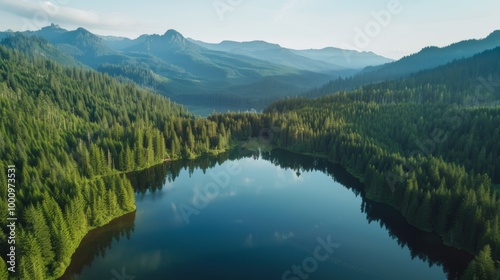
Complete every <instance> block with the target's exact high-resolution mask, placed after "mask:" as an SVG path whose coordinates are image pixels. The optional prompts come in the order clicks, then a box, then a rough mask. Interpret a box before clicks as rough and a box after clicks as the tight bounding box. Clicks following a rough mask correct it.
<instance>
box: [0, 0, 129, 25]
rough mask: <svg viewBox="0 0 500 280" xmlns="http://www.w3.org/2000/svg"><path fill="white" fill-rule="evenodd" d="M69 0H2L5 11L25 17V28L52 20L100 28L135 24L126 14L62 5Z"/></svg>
mask: <svg viewBox="0 0 500 280" xmlns="http://www.w3.org/2000/svg"><path fill="white" fill-rule="evenodd" d="M60 2H64V3H66V2H67V0H54V1H30V0H24V1H19V0H0V6H2V10H3V11H5V12H9V13H12V14H15V15H17V16H21V17H23V18H24V19H25V22H24V27H23V29H28V30H38V29H40V28H42V27H44V26H47V25H49V24H50V23H51V22H55V23H58V24H71V25H75V26H85V27H95V28H100V29H116V28H119V29H122V28H124V27H127V26H131V25H133V24H134V22H133V21H132V20H130V19H129V18H128V17H127V16H126V15H123V14H117V13H108V14H105V13H98V12H95V11H90V10H82V9H76V8H71V7H67V6H63V5H60Z"/></svg>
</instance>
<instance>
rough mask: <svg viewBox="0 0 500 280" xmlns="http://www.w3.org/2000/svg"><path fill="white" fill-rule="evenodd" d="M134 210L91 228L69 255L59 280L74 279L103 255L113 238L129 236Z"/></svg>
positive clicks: (132, 230) (132, 225) (132, 228)
mask: <svg viewBox="0 0 500 280" xmlns="http://www.w3.org/2000/svg"><path fill="white" fill-rule="evenodd" d="M134 221H135V211H134V212H132V213H129V214H126V215H123V216H121V217H119V218H117V219H114V220H113V221H111V222H110V223H109V224H107V225H105V226H103V227H100V228H96V229H93V230H91V231H90V232H89V233H88V234H87V235H86V236H85V237H84V238H83V240H82V242H81V243H80V246H79V247H78V248H77V249H76V251H75V253H74V254H73V256H72V257H71V264H70V265H69V266H68V268H67V269H66V272H65V273H64V275H63V276H62V277H61V278H59V280H70V279H74V278H75V276H76V275H78V274H80V273H81V272H82V271H83V269H84V268H85V267H86V266H91V264H92V262H93V261H94V259H95V258H96V257H98V256H102V257H104V256H105V255H106V251H107V250H109V249H110V248H111V243H112V242H113V240H116V241H119V240H120V239H121V238H124V237H126V238H127V239H130V236H131V235H132V233H133V232H134Z"/></svg>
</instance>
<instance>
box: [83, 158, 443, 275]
mask: <svg viewBox="0 0 500 280" xmlns="http://www.w3.org/2000/svg"><path fill="white" fill-rule="evenodd" d="M229 163H230V161H226V162H224V163H223V164H222V165H217V166H215V167H214V168H213V169H209V170H207V172H206V174H204V173H203V172H202V170H200V169H196V170H194V172H193V173H192V175H191V176H189V173H188V171H187V170H183V171H181V173H180V175H179V177H178V178H177V179H176V180H175V182H168V181H167V183H166V185H165V186H164V187H163V189H162V190H160V191H157V192H155V193H150V192H148V193H146V194H145V195H140V196H141V197H140V199H138V200H137V214H136V220H135V230H134V232H133V234H132V236H131V238H130V240H126V239H125V238H122V239H121V240H120V241H119V242H116V241H113V243H112V245H111V249H110V250H107V251H106V252H105V257H104V258H102V257H99V258H96V259H95V261H94V263H93V266H92V268H91V269H86V270H84V274H83V275H82V276H84V278H83V279H92V277H94V276H98V273H105V274H106V273H107V272H108V271H111V270H112V269H116V270H117V271H120V270H121V268H122V267H126V271H127V273H128V274H129V275H134V276H137V278H136V279H158V277H160V278H161V279H208V278H197V277H201V276H203V277H207V275H217V273H216V272H215V271H217V270H219V271H221V270H224V271H226V270H227V271H228V275H232V277H233V278H231V277H229V278H226V279H236V278H239V279H244V278H240V277H236V278H234V276H235V275H240V274H238V273H243V274H245V275H247V276H248V277H250V278H248V279H281V275H282V274H283V272H284V271H286V270H287V269H290V266H291V265H293V264H300V263H301V262H302V260H303V259H304V258H306V257H309V256H312V254H313V250H314V248H315V247H316V246H318V243H317V240H316V239H317V238H318V237H322V238H326V237H327V236H328V235H330V236H331V238H332V240H333V241H334V242H335V243H339V244H340V245H341V246H340V247H339V248H337V249H335V252H334V253H333V254H332V256H331V258H330V259H329V260H328V261H326V262H320V263H319V268H318V271H317V272H315V273H314V274H311V278H310V279H326V278H329V279H330V278H332V277H333V278H335V279H337V278H336V276H338V277H339V278H338V279H444V273H443V271H442V269H441V268H439V267H433V268H429V266H428V264H427V263H424V262H422V261H420V260H418V259H415V260H412V259H411V256H410V253H409V250H408V249H407V248H403V249H401V248H400V247H399V246H398V245H397V242H396V241H395V240H393V239H392V238H390V237H389V236H388V234H387V231H386V230H385V229H381V228H380V226H379V224H378V223H371V224H368V223H367V221H366V214H364V213H361V210H360V205H361V198H360V197H356V195H355V194H354V193H353V192H351V191H350V190H348V189H346V188H344V187H343V186H342V185H340V184H338V183H336V182H334V181H333V179H332V178H331V177H330V176H328V175H326V174H323V173H321V172H318V171H313V172H306V171H302V170H301V171H300V175H298V174H297V173H298V172H297V171H296V170H291V169H282V168H280V167H277V166H275V165H273V164H272V163H270V162H268V161H265V160H261V159H258V160H255V159H252V158H245V159H242V160H239V161H237V163H238V167H239V168H240V170H241V171H240V172H239V173H238V174H237V175H232V176H229V183H228V184H227V186H226V187H224V188H222V187H220V188H219V189H218V190H219V193H218V194H217V195H214V196H213V197H211V198H210V199H209V202H208V204H207V205H206V207H205V208H203V209H198V210H197V211H199V213H198V214H197V215H191V216H190V217H189V218H190V223H189V224H186V223H185V221H184V219H183V217H182V215H181V214H180V208H181V205H183V204H184V205H188V206H190V207H193V200H194V199H195V194H194V193H195V192H194V191H193V190H194V189H195V188H197V189H198V190H201V191H202V193H203V189H204V187H205V186H206V185H207V184H209V183H214V179H213V178H212V177H211V176H210V174H214V173H215V174H220V172H226V170H227V166H228V164H229ZM256 267H259V269H260V270H259V269H257V270H256V269H255V268H256ZM261 268H264V269H261ZM197 270H200V271H201V272H195V271H197ZM247 270H248V271H247ZM203 271H205V273H208V274H204V273H202V272H203ZM242 271H245V272H242ZM259 271H260V272H259ZM210 273H212V274H210ZM231 273H232V274H231ZM259 273H261V274H259ZM169 275H170V276H171V277H172V278H169V277H168V276H169ZM186 275H190V276H189V277H188V276H186ZM267 275H272V277H270V276H269V277H270V278H266V277H267ZM101 276H102V275H101ZM105 276H106V277H98V278H95V279H103V278H106V279H107V278H112V274H110V273H109V277H108V274H106V275H105ZM184 276H186V277H187V278H183V277H184ZM264 276H266V277H264ZM251 277H254V278H251ZM412 277H413V278H412ZM220 279H224V278H220ZM245 279H247V278H245ZM290 279H293V278H291V277H290Z"/></svg>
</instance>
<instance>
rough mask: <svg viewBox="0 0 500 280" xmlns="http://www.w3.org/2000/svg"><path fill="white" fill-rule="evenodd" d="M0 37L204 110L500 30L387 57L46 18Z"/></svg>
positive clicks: (419, 65)
mask: <svg viewBox="0 0 500 280" xmlns="http://www.w3.org/2000/svg"><path fill="white" fill-rule="evenodd" d="M0 39H3V40H2V42H1V44H3V45H6V46H9V47H13V48H17V49H19V50H21V51H24V52H27V53H29V54H30V55H36V56H43V57H46V58H49V59H53V60H55V61H57V62H59V63H61V64H63V65H68V66H77V67H88V68H93V69H95V70H98V71H100V72H104V73H108V74H109V75H111V76H116V77H119V78H120V79H124V80H130V81H133V82H136V83H137V84H139V85H143V86H146V87H150V88H153V89H155V90H156V91H157V92H159V93H160V94H163V95H166V96H168V97H169V98H171V99H172V100H174V101H177V102H180V103H183V104H185V105H187V106H188V107H189V108H191V109H192V110H194V111H195V113H197V111H196V109H198V108H202V109H203V110H201V111H199V112H200V113H201V114H202V115H204V114H207V113H209V112H211V111H212V110H214V109H215V110H217V111H226V110H228V109H230V110H248V109H250V108H256V109H261V108H263V107H264V106H266V105H267V104H268V103H269V102H270V101H273V100H277V99H279V98H283V97H287V96H296V95H309V96H320V95H323V94H327V93H332V92H335V91H338V90H343V89H351V88H356V87H359V86H361V85H364V84H368V83H372V82H378V81H384V80H391V79H396V78H400V77H404V76H407V75H409V74H411V73H415V72H418V71H421V70H425V69H431V68H434V67H437V66H440V65H444V64H446V63H449V62H451V61H453V60H456V59H460V58H466V57H470V56H472V55H474V54H476V53H479V52H482V51H485V50H488V49H492V48H494V47H496V46H498V45H500V31H496V32H493V33H492V34H491V35H490V36H488V37H487V38H485V39H482V40H468V41H463V42H459V43H456V44H453V45H450V46H448V47H444V48H437V47H428V48H425V49H423V50H422V51H420V52H419V53H416V54H413V55H410V56H407V57H404V58H402V59H401V60H398V61H394V62H393V61H392V60H390V59H388V58H385V57H382V56H379V55H376V54H374V53H371V52H357V51H352V50H342V49H338V48H334V47H329V48H324V49H320V50H313V49H310V50H292V49H287V48H283V47H281V46H279V45H277V44H272V43H268V42H264V41H252V42H234V41H223V42H221V43H218V44H213V43H205V42H201V41H197V40H195V39H187V38H185V37H184V36H183V35H182V34H180V33H179V32H177V31H175V30H168V31H167V32H165V33H164V34H162V35H158V34H153V35H146V34H145V35H142V36H140V37H138V38H136V39H128V38H123V37H115V36H99V35H96V34H93V33H91V32H89V31H88V30H86V29H84V28H78V29H76V30H72V31H69V30H66V29H63V28H61V27H59V26H58V25H55V24H52V25H50V26H47V27H44V28H42V29H40V30H37V31H26V32H11V31H6V32H0ZM325 84H326V85H325ZM323 85H325V86H323ZM322 86H323V87H322ZM312 88H319V89H316V90H312V91H310V90H311V89H312Z"/></svg>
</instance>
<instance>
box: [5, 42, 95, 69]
mask: <svg viewBox="0 0 500 280" xmlns="http://www.w3.org/2000/svg"><path fill="white" fill-rule="evenodd" d="M0 45H3V46H5V47H8V48H11V49H16V50H18V51H21V52H24V53H27V54H28V55H29V56H31V57H42V58H45V59H49V60H53V61H55V62H57V63H59V64H61V65H64V66H69V67H84V68H85V67H87V66H86V65H84V64H83V63H81V62H79V61H77V60H76V59H75V58H74V57H72V56H70V55H67V54H65V53H64V52H62V51H61V50H59V49H58V48H56V47H55V46H54V45H52V44H51V43H50V42H49V41H47V40H46V39H43V38H41V37H36V38H33V37H27V36H25V35H23V34H20V33H11V34H7V36H6V37H4V38H3V39H2V40H0Z"/></svg>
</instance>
